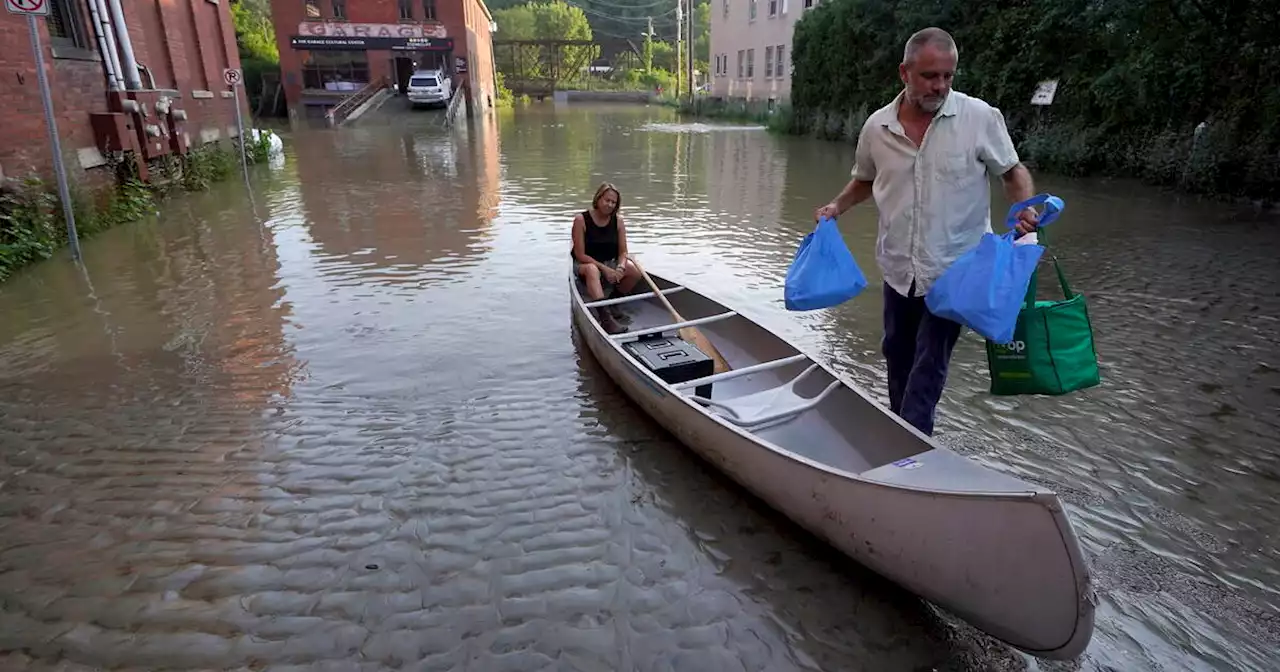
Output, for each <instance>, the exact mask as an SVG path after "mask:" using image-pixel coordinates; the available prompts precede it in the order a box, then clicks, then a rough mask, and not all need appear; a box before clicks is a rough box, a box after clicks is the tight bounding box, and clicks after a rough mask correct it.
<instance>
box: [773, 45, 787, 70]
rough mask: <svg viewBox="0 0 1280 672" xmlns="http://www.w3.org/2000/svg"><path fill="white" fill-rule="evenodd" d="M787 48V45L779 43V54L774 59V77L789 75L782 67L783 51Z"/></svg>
mask: <svg viewBox="0 0 1280 672" xmlns="http://www.w3.org/2000/svg"><path fill="white" fill-rule="evenodd" d="M785 49H786V47H785V46H783V45H781V44H779V45H778V53H777V56H776V57H775V58H774V61H773V76H774V77H786V76H787V71H786V70H783V69H782V64H783V62H784V61H783V60H782V53H783V51H784V50H785Z"/></svg>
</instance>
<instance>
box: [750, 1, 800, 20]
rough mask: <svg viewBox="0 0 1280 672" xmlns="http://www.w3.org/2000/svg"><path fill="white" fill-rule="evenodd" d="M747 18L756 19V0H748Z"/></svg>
mask: <svg viewBox="0 0 1280 672" xmlns="http://www.w3.org/2000/svg"><path fill="white" fill-rule="evenodd" d="M806 1H807V0H806ZM747 20H749V21H755V20H756V0H747Z"/></svg>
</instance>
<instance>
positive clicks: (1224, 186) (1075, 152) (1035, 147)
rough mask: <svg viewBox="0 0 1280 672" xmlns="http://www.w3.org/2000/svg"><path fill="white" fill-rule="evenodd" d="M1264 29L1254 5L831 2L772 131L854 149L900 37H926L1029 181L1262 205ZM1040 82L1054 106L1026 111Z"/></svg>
mask: <svg viewBox="0 0 1280 672" xmlns="http://www.w3.org/2000/svg"><path fill="white" fill-rule="evenodd" d="M1272 14H1274V9H1273V6H1272V5H1271V4H1270V3H1266V2H1264V1H1263V0H1239V1H1238V2H1228V3H1217V2H1207V1H1202V0H1170V1H1168V2H1158V3H1151V2H1144V1H1140V0H1117V1H1116V2H1106V3H1099V2H1096V1H1095V0H893V1H890V0H831V1H830V2H823V3H821V4H820V5H819V6H818V7H816V8H814V9H813V10H811V11H807V12H805V15H804V17H803V18H801V19H800V21H798V22H797V24H796V28H795V46H794V49H793V52H792V64H793V68H794V75H793V80H792V90H791V103H792V106H793V110H792V113H790V114H788V115H786V118H785V119H784V120H783V121H785V124H784V130H786V131H789V132H792V133H811V134H815V135H818V136H821V137H826V138H832V139H844V140H856V139H857V136H858V131H859V130H860V128H861V124H862V121H863V120H865V119H866V116H867V114H868V113H870V112H871V111H874V110H875V109H877V108H878V107H880V106H881V105H884V104H885V103H887V102H889V101H890V100H891V99H892V98H893V96H894V95H896V94H897V93H898V91H899V90H901V87H902V84H901V81H900V80H899V79H898V74H897V68H898V64H899V62H901V60H902V48H903V45H904V44H905V42H906V40H907V38H908V37H909V36H910V35H911V33H913V32H915V31H916V30H918V29H920V28H923V27H925V26H939V27H941V28H944V29H946V30H947V31H949V32H950V33H951V34H952V36H954V37H955V39H956V42H957V43H958V45H959V48H960V67H959V72H958V73H957V74H956V78H955V83H954V86H955V88H956V89H957V90H960V91H964V92H965V93H969V94H971V95H975V96H978V97H981V98H983V99H985V100H987V101H988V102H990V103H991V104H993V105H995V106H997V107H999V108H1000V109H1001V110H1002V111H1003V112H1004V114H1005V117H1006V119H1007V120H1008V125H1009V129H1010V133H1011V134H1012V135H1013V137H1014V141H1015V142H1016V143H1017V144H1018V149H1019V151H1020V152H1021V153H1022V154H1023V156H1024V158H1025V159H1027V160H1028V161H1029V162H1031V163H1033V164H1035V165H1036V166H1037V167H1039V168H1042V169H1045V170H1050V171H1053V172H1056V173H1062V174H1068V175H1083V174H1105V175H1117V176H1133V177H1139V178H1142V179H1145V180H1147V181H1150V182H1154V183H1159V184H1164V185H1170V186H1176V187H1179V188H1181V189H1185V190H1187V191H1193V192H1200V193H1207V194H1219V195H1226V196H1247V197H1252V198H1263V199H1267V200H1275V199H1276V198H1277V191H1278V190H1280V81H1278V80H1280V75H1277V74H1276V71H1275V69H1274V68H1271V67H1270V65H1271V63H1272V62H1274V61H1275V60H1276V59H1277V58H1280V42H1277V41H1276V40H1275V39H1274V37H1273V36H1272V35H1271V32H1272V31H1271V29H1270V28H1269V26H1270V25H1271V21H1270V18H1271V15H1272ZM1047 79H1056V80H1058V82H1059V84H1058V90H1057V95H1056V97H1055V99H1054V101H1053V104H1052V105H1051V106H1048V107H1045V108H1037V107H1035V106H1033V105H1031V104H1030V100H1031V95H1032V93H1033V92H1034V91H1035V88H1036V85H1037V83H1038V82H1040V81H1042V80H1047Z"/></svg>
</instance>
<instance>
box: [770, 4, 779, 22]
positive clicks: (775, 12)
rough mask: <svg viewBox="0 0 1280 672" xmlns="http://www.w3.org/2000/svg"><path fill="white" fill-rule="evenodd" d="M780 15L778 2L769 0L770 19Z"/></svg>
mask: <svg viewBox="0 0 1280 672" xmlns="http://www.w3.org/2000/svg"><path fill="white" fill-rule="evenodd" d="M777 15H778V0H769V18H771V19H772V18H773V17H775V16H777Z"/></svg>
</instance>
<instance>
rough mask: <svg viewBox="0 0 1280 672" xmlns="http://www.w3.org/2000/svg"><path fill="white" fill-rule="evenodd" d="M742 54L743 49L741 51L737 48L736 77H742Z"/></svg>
mask: <svg viewBox="0 0 1280 672" xmlns="http://www.w3.org/2000/svg"><path fill="white" fill-rule="evenodd" d="M742 54H743V51H742V50H741V49H739V50H738V79H742V72H743V70H742Z"/></svg>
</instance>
